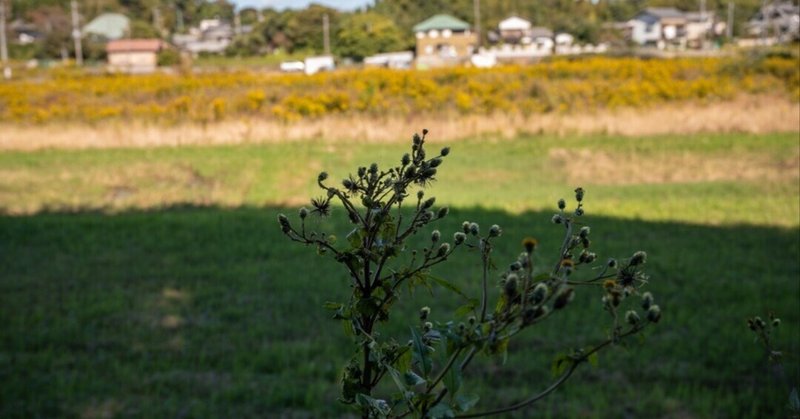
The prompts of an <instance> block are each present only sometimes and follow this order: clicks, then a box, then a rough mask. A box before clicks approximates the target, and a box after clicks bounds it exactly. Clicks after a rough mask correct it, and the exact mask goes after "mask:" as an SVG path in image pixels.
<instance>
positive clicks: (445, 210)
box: [436, 207, 450, 218]
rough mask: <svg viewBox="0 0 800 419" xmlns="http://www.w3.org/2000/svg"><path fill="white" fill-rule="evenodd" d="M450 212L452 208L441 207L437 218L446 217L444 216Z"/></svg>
mask: <svg viewBox="0 0 800 419" xmlns="http://www.w3.org/2000/svg"><path fill="white" fill-rule="evenodd" d="M449 213H450V208H447V207H441V208H439V212H438V213H436V218H444V217H447V214H449Z"/></svg>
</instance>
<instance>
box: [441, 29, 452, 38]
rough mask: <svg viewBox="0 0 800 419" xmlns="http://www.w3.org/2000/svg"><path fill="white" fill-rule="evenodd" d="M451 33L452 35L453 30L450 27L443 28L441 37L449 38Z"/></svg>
mask: <svg viewBox="0 0 800 419" xmlns="http://www.w3.org/2000/svg"><path fill="white" fill-rule="evenodd" d="M451 35H453V31H451V30H450V29H445V30H443V31H442V37H444V38H449V37H450V36H451Z"/></svg>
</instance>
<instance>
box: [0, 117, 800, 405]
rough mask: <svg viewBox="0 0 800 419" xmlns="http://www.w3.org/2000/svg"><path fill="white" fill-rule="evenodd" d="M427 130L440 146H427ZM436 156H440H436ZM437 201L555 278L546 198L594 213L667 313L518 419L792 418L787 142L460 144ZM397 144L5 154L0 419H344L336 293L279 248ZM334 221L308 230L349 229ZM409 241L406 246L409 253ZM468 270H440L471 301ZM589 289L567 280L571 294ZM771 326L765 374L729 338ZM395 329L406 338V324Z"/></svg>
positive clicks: (510, 387)
mask: <svg viewBox="0 0 800 419" xmlns="http://www.w3.org/2000/svg"><path fill="white" fill-rule="evenodd" d="M434 131H435V130H434ZM431 135H432V140H431V142H432V144H431V146H430V148H429V150H430V151H434V150H436V149H437V148H438V147H439V146H443V145H444V144H439V143H437V142H435V141H434V140H433V138H435V132H433V133H432V134H431ZM449 145H450V146H451V147H452V154H451V157H448V158H447V159H446V161H445V163H444V164H443V165H442V167H441V170H440V174H441V175H440V176H439V180H438V181H437V182H436V183H434V185H433V186H432V188H431V189H430V191H429V194H430V195H433V196H436V197H437V206H438V205H447V206H450V207H451V209H452V211H451V215H450V216H448V218H447V219H446V220H444V221H442V222H441V223H440V225H438V226H437V228H439V229H440V230H442V232H443V233H444V237H450V235H451V234H452V232H454V231H457V230H458V229H460V225H461V222H462V221H464V220H470V221H476V222H478V223H480V224H481V225H482V226H484V228H487V227H488V226H489V225H491V224H493V223H497V224H499V225H500V226H502V227H503V229H504V235H503V237H502V238H501V239H500V240H499V241H498V246H497V249H496V252H495V261H496V263H497V264H498V266H504V265H505V264H506V263H509V262H511V261H513V260H514V259H515V258H516V255H517V254H518V253H519V251H520V246H519V243H520V241H521V240H522V238H523V237H525V236H535V237H537V238H538V239H539V240H540V242H541V243H542V245H541V251H540V253H539V255H538V258H539V259H538V260H537V262H538V263H540V264H541V265H542V266H545V265H548V264H550V263H551V262H553V258H554V255H555V253H556V249H557V247H558V246H559V244H560V242H559V240H560V234H561V230H560V229H559V228H558V226H554V225H552V224H550V223H549V218H550V216H551V215H552V214H553V211H554V209H555V202H556V200H557V199H558V198H561V197H564V198H571V191H572V189H574V187H575V186H583V187H584V188H585V189H586V190H587V196H586V210H587V216H586V217H585V219H586V222H587V223H588V224H590V225H591V226H592V236H593V243H594V244H593V247H594V248H595V251H596V252H598V254H599V255H600V258H601V259H603V260H604V259H605V258H606V257H609V256H616V257H626V256H629V255H630V254H631V253H632V252H633V251H635V250H639V249H642V250H646V251H647V252H648V255H649V259H648V264H647V266H648V271H649V273H650V274H651V281H650V284H649V285H648V286H647V288H648V289H649V290H651V291H652V292H653V293H654V294H655V295H656V299H657V302H658V303H659V305H660V306H661V307H662V309H663V318H662V321H661V323H659V325H658V326H657V327H655V328H652V329H650V330H648V331H647V332H646V333H645V339H644V341H643V342H639V341H636V340H633V341H631V342H630V344H629V345H627V346H626V347H616V348H612V349H611V350H608V351H606V352H603V353H602V354H601V356H600V363H599V365H598V366H597V367H590V366H588V365H587V366H585V367H584V368H582V369H581V370H579V372H578V373H577V374H576V375H575V376H574V378H573V379H572V380H570V381H569V382H568V383H567V384H566V385H565V386H564V387H562V388H561V389H559V390H558V391H557V392H556V393H555V394H553V395H552V396H550V397H549V398H547V399H545V400H544V401H542V402H540V404H538V405H535V406H534V407H532V408H530V409H528V410H525V411H522V412H519V413H518V414H517V416H518V417H532V416H535V417H621V416H628V417H715V418H716V417H754V418H755V417H759V418H760V417H785V416H788V410H787V406H788V394H789V388H790V385H792V384H793V385H798V383H799V382H800V367H799V362H800V359H798V355H797V354H798V353H800V327H798V325H799V324H800V229H799V228H798V226H799V225H800V208H799V205H800V204H799V203H798V201H800V184H799V183H798V182H800V179H799V177H800V173H799V171H800V168H798V159H799V157H798V154H799V153H800V151H799V150H800V144H798V135H797V133H790V134H782V135H765V136H749V135H707V136H684V137H669V136H667V137H653V138H627V139H623V138H609V137H588V138H555V137H538V136H531V137H523V138H518V139H514V140H499V139H493V138H491V137H487V138H477V139H471V140H464V141H458V142H455V143H453V144H449ZM405 148H406V145H405V144H389V145H379V144H360V143H359V142H358V141H357V140H354V141H353V142H347V143H335V144H330V143H326V142H324V141H320V142H303V143H295V144H275V145H263V146H241V147H213V148H212V147H208V148H204V147H196V148H161V149H142V150H85V151H41V152H33V153H17V152H2V153H0V174H2V176H0V207H3V208H4V209H5V211H6V214H7V215H4V216H2V217H0V324H2V328H0V416H2V417H32V416H33V417H35V416H39V417H56V416H84V417H103V415H117V416H121V417H127V416H134V417H248V416H249V417H257V416H262V417H274V416H285V417H337V416H341V415H346V414H348V413H349V412H350V411H349V410H347V408H346V407H343V406H342V405H340V404H338V403H337V402H336V398H337V396H338V389H337V387H336V383H337V380H338V375H339V372H340V369H341V366H342V365H343V363H344V362H345V361H346V360H347V355H348V354H349V353H350V347H349V346H348V345H349V344H348V340H347V339H345V338H344V337H343V335H342V328H341V326H340V325H339V324H338V322H336V321H333V320H330V319H329V313H328V312H326V311H325V310H324V309H323V308H322V304H323V303H324V302H325V301H338V300H342V299H344V298H346V296H347V295H348V291H349V288H348V286H347V279H346V277H345V275H344V274H343V272H341V271H340V270H338V269H337V268H338V267H337V266H336V265H335V264H334V263H333V262H332V261H331V260H329V259H326V258H324V257H320V256H317V255H316V253H315V251H314V250H313V249H309V248H304V247H302V246H297V245H295V244H293V243H290V242H288V241H287V240H285V239H284V238H283V237H282V236H281V235H280V232H279V229H278V226H277V222H276V216H277V214H278V213H279V212H286V213H289V214H291V215H294V214H295V213H296V209H297V208H298V207H299V206H300V205H304V203H305V202H306V200H305V198H307V197H310V196H314V195H316V194H317V193H318V192H317V191H315V190H314V185H313V184H314V179H315V178H316V175H317V173H318V172H319V171H321V170H323V169H324V170H327V171H328V172H329V173H330V174H331V177H332V178H333V179H337V178H341V177H344V176H345V175H346V174H347V173H349V172H350V171H351V170H353V169H354V168H355V167H356V166H358V165H368V164H369V163H371V162H373V161H374V162H377V163H378V164H380V165H381V166H384V165H387V164H394V163H395V162H396V161H397V160H399V157H400V155H401V154H402V153H403V152H404V150H405ZM342 215H343V214H342V212H341V211H337V210H336V209H334V214H333V217H332V218H330V219H328V220H322V221H314V223H318V224H319V227H320V228H323V229H325V230H326V231H328V232H331V233H335V234H337V235H338V236H340V237H343V236H344V235H345V234H346V233H347V232H348V231H349V229H350V227H349V225H348V223H347V222H346V221H345V220H343V219H341V218H340V217H341V216H342ZM424 240H425V238H420V240H418V241H417V242H418V243H421V242H423V241H424ZM478 268H479V263H478V260H477V256H476V255H475V254H471V253H469V252H463V253H461V254H460V255H457V256H456V257H454V258H453V260H452V262H451V263H450V264H449V265H448V266H446V267H444V268H442V269H438V270H436V272H435V273H436V274H437V275H439V276H442V277H447V278H449V279H450V280H451V281H453V282H454V283H456V284H458V285H459V286H460V287H462V288H464V289H466V290H470V291H471V292H472V293H473V294H476V293H477V292H478V289H479V275H478V272H477V271H478ZM581 273H582V272H578V274H581ZM600 297H601V295H600V294H599V291H596V290H589V289H586V290H584V289H581V290H579V292H578V295H577V297H576V299H575V301H574V302H573V303H572V304H571V306H570V307H569V309H568V310H565V311H564V312H561V313H558V315H557V316H554V317H553V318H551V319H550V320H549V321H548V322H546V323H544V324H542V325H541V327H537V328H535V329H531V330H529V331H528V332H527V333H525V334H523V335H522V337H521V338H519V339H518V340H516V341H514V342H512V347H511V348H510V351H509V358H508V360H507V362H506V364H505V365H502V364H501V362H500V361H499V360H486V361H484V362H483V363H482V364H479V366H480V368H476V369H474V370H473V371H472V372H471V373H470V374H468V384H467V385H468V386H469V387H471V388H472V389H474V391H475V392H476V393H478V394H481V395H482V399H481V402H480V407H479V408H481V407H482V408H489V407H494V406H500V405H503V404H507V403H509V402H513V401H516V400H519V399H521V398H522V397H524V396H525V395H526V394H530V393H532V392H537V391H540V390H541V389H543V388H545V387H546V386H547V385H548V383H549V381H550V380H551V375H550V371H549V370H550V362H551V360H552V359H553V357H554V356H555V355H556V354H558V353H559V352H562V351H564V350H568V349H570V348H574V347H580V346H583V345H586V344H590V343H593V342H597V341H599V340H602V339H604V337H605V328H606V327H607V324H608V322H607V321H606V319H605V317H604V316H606V315H605V314H604V312H603V311H602V309H601V303H600ZM459 303H460V302H459V301H458V299H457V297H454V296H452V295H451V294H448V293H447V292H445V291H444V290H442V289H434V295H430V294H428V293H427V291H424V290H422V289H420V290H418V291H417V293H416V294H415V295H414V296H413V298H412V297H411V296H410V295H408V294H405V295H404V298H403V299H402V300H401V302H400V304H398V306H397V307H398V310H399V311H400V312H399V313H398V315H397V316H396V317H395V318H394V319H392V321H391V323H390V324H389V325H388V326H387V329H386V332H385V336H389V335H393V336H397V339H398V340H399V341H401V342H404V341H405V340H407V339H408V333H407V330H408V328H407V324H408V323H410V322H413V321H414V319H415V317H414V313H416V311H417V310H418V309H419V307H421V306H422V305H430V306H431V307H432V309H433V315H432V317H433V319H434V320H437V321H446V320H449V319H451V314H450V311H449V310H451V309H453V308H455V307H457V306H458V305H459ZM770 311H773V312H774V313H775V314H776V315H777V316H778V317H781V318H782V319H783V324H782V326H781V328H780V329H779V332H778V335H777V336H776V337H775V344H776V346H777V348H778V349H780V350H782V351H783V352H784V353H785V354H786V356H785V365H784V374H783V375H780V374H777V373H776V372H775V370H774V369H773V368H771V367H770V366H769V365H768V363H767V361H766V357H765V354H764V352H763V350H762V349H761V348H760V347H759V346H758V345H757V344H756V343H754V341H753V337H752V334H751V332H750V331H749V330H748V329H747V327H746V323H745V320H746V319H747V317H750V316H753V315H761V316H766V314H767V313H768V312H770ZM404 319H408V320H407V321H405V320H404Z"/></svg>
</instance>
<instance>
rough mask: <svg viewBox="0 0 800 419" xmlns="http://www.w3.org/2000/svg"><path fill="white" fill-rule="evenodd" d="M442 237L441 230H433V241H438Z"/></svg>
mask: <svg viewBox="0 0 800 419" xmlns="http://www.w3.org/2000/svg"><path fill="white" fill-rule="evenodd" d="M441 237H442V233H440V232H439V230H433V232H432V233H431V241H432V242H434V243H436V242H438V241H439V239H440V238H441Z"/></svg>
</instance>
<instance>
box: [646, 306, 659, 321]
mask: <svg viewBox="0 0 800 419" xmlns="http://www.w3.org/2000/svg"><path fill="white" fill-rule="evenodd" d="M647 320H650V321H651V322H653V323H658V321H659V320H661V307H659V306H657V305H652V306H650V308H649V309H648V310H647Z"/></svg>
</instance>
